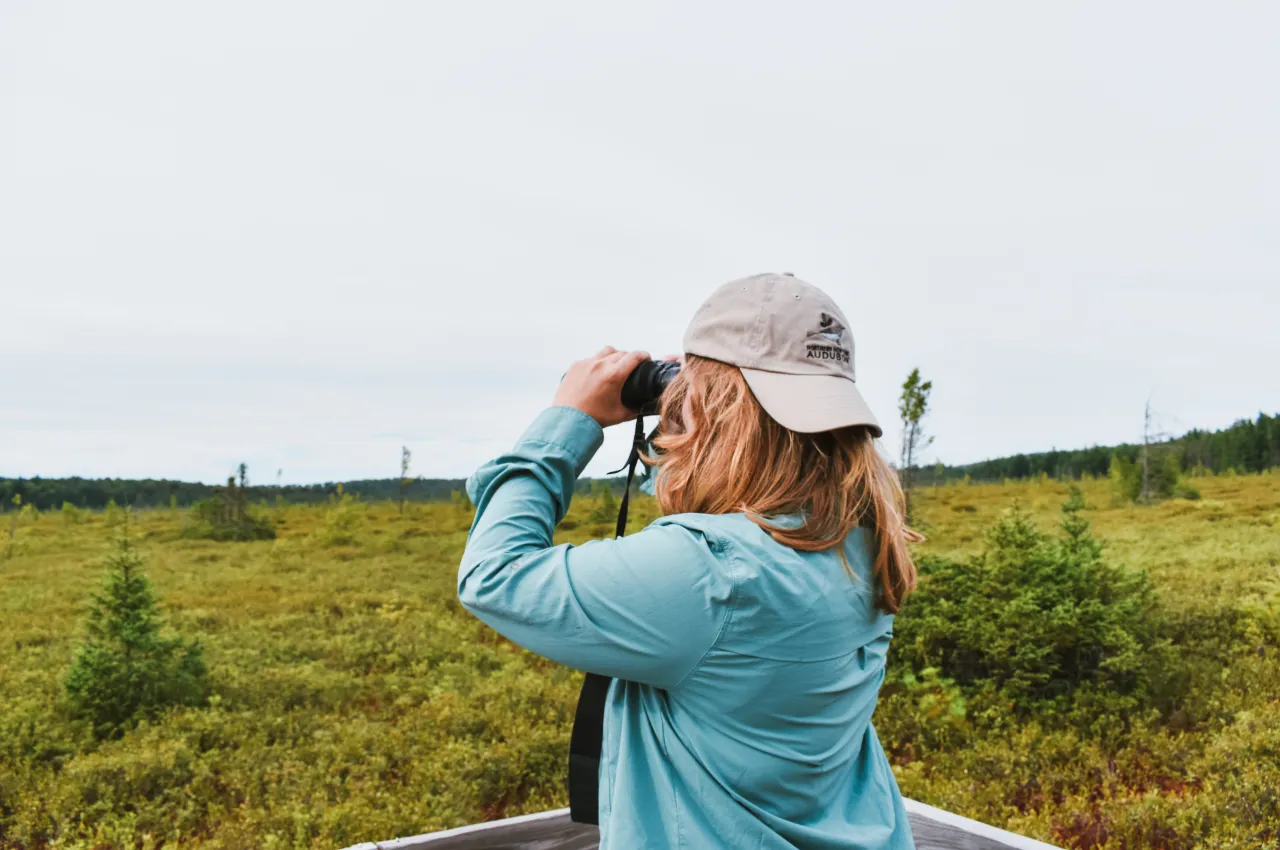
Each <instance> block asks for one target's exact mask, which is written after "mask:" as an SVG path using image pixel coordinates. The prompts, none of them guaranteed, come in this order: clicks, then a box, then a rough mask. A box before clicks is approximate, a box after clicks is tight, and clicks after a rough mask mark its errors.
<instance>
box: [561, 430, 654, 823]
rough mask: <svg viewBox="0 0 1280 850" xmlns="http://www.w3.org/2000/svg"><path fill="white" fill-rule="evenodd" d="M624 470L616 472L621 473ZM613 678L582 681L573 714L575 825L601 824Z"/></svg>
mask: <svg viewBox="0 0 1280 850" xmlns="http://www.w3.org/2000/svg"><path fill="white" fill-rule="evenodd" d="M644 444H645V436H644V417H643V416H637V417H636V434H635V438H634V439H633V440H632V442H631V454H630V455H629V456H628V457H627V463H626V470H627V489H626V490H624V491H623V492H622V504H621V506H620V507H619V508H618V526H617V529H616V536H618V537H621V536H622V535H623V534H625V533H626V531H627V504H628V502H629V501H630V498H631V483H632V482H633V481H634V480H635V477H636V464H637V463H639V462H640V453H641V452H642V451H644ZM621 471H622V470H621V469H617V470H614V472H621ZM612 683H613V679H611V678H609V677H608V676H601V675H599V674H598V673H588V674H587V676H586V678H585V679H583V680H582V691H581V693H579V694H578V707H577V708H576V709H575V710H574V712H573V733H572V735H570V737H569V819H570V820H572V821H573V822H574V823H592V824H598V823H600V748H601V746H602V744H603V742H604V707H605V701H606V700H607V699H608V698H609V685H611V684H612Z"/></svg>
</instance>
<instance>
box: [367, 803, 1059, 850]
mask: <svg viewBox="0 0 1280 850" xmlns="http://www.w3.org/2000/svg"><path fill="white" fill-rule="evenodd" d="M906 804H907V814H908V816H909V817H910V818H911V832H912V834H914V835H915V839H916V850H1058V848H1055V847H1054V846H1053V845H1052V844H1045V843H1044V842H1043V841H1036V840H1035V839H1033V838H1027V837H1025V836H1022V835H1015V834H1014V833H1012V832H1006V831H1005V830H1003V829H996V828H995V827H994V826H987V825H986V824H985V823H979V822H978V821H976V820H969V818H962V817H960V816H959V815H953V814H951V813H950V812H944V811H943V810H942V809H935V808H934V807H933V806H926V805H925V804H924V803H917V802H916V801H915V800H907V801H906ZM597 844H598V833H597V831H596V828H595V827H594V826H583V825H581V824H576V823H572V822H571V821H570V820H569V810H568V809H556V810H555V811H554V812H542V813H540V814H536V815H524V816H523V817H518V818H507V819H506V820H496V821H490V822H488V823H478V824H475V825H473V826H463V827H459V828H457V829H448V830H445V831H444V832H430V833H427V834H426V835H414V836H412V837H410V838H396V839H394V840H391V841H369V842H366V843H364V844H356V845H354V846H352V847H348V848H347V850H419V848H423V850H595V848H596V846H597Z"/></svg>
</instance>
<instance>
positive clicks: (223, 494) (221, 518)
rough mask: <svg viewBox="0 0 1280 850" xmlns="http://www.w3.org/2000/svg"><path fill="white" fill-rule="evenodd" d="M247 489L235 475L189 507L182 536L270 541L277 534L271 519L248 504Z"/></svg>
mask: <svg viewBox="0 0 1280 850" xmlns="http://www.w3.org/2000/svg"><path fill="white" fill-rule="evenodd" d="M246 494H247V488H245V487H243V486H237V485H236V481H235V479H234V478H229V479H227V486H225V487H218V488H216V490H215V492H214V495H213V496H212V497H211V498H208V499H202V500H201V501H199V502H196V503H195V504H194V505H192V506H191V511H190V512H189V513H188V514H187V521H186V523H184V525H183V527H182V536H183V537H191V538H200V539H205V540H272V539H274V538H275V536H276V530H275V527H274V526H273V525H272V523H271V520H270V519H269V518H267V517H265V516H262V515H261V514H258V513H256V512H255V511H254V510H253V509H252V508H251V507H249V501H248V497H247V495H246Z"/></svg>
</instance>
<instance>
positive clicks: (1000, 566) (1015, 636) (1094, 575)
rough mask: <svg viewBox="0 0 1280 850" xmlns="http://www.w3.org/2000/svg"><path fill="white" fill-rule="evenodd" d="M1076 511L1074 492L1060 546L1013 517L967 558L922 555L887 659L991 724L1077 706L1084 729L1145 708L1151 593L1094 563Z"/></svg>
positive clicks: (1155, 619)
mask: <svg viewBox="0 0 1280 850" xmlns="http://www.w3.org/2000/svg"><path fill="white" fill-rule="evenodd" d="M1083 507H1084V501H1083V498H1082V497H1080V495H1079V493H1078V491H1077V492H1076V493H1074V494H1073V496H1072V498H1071V499H1070V500H1068V502H1067V503H1066V504H1065V505H1064V506H1063V512H1064V517H1063V520H1062V530H1063V534H1062V535H1061V536H1059V537H1051V536H1049V535H1046V534H1044V533H1042V532H1041V531H1039V530H1038V529H1037V528H1036V526H1035V524H1034V523H1033V522H1032V520H1031V518H1030V517H1029V516H1028V515H1027V514H1026V513H1024V512H1023V511H1022V510H1021V509H1019V508H1014V509H1012V510H1009V511H1007V512H1006V513H1005V514H1004V515H1003V516H1002V517H1001V518H1000V520H999V521H997V522H996V523H995V525H993V526H992V527H991V528H990V529H988V531H987V534H986V546H985V549H984V551H983V552H982V553H981V554H980V555H978V556H977V557H975V558H973V559H971V560H968V561H955V560H949V559H945V558H939V557H926V558H923V559H922V561H921V565H920V566H921V573H922V581H921V586H920V588H919V589H918V590H917V591H916V593H915V594H914V595H913V596H912V597H911V598H910V600H909V602H908V604H907V607H906V609H905V611H904V613H903V615H902V616H901V617H900V618H899V620H898V623H897V625H896V627H895V632H896V635H897V638H896V644H895V650H894V652H895V656H894V657H895V660H896V662H897V663H899V664H903V665H906V666H907V667H909V668H911V669H912V670H915V671H923V670H925V669H927V668H933V667H936V668H938V669H939V670H940V671H941V672H942V674H943V675H945V676H947V677H949V678H951V679H954V680H955V681H956V682H957V683H959V684H960V685H962V686H965V687H966V688H968V689H969V691H970V692H971V693H973V694H974V695H977V696H980V697H981V699H980V700H979V705H980V706H982V707H985V708H986V709H988V710H990V711H991V712H993V713H994V715H996V716H999V715H1005V714H1007V713H1008V710H1009V709H1010V708H1012V709H1013V710H1014V711H1015V712H1017V713H1022V714H1026V713H1028V712H1032V711H1038V710H1043V709H1046V708H1050V707H1052V708H1053V709H1054V710H1056V711H1059V712H1060V711H1062V710H1064V709H1068V708H1069V707H1071V706H1072V705H1075V706H1077V707H1079V708H1081V709H1082V710H1083V712H1084V716H1083V718H1078V719H1084V720H1086V721H1087V720H1088V719H1090V718H1095V717H1099V716H1102V715H1113V716H1114V715H1115V714H1116V712H1117V710H1125V711H1132V710H1133V709H1135V708H1137V707H1139V706H1140V705H1144V704H1145V700H1144V698H1146V697H1150V696H1152V695H1153V694H1154V693H1155V692H1156V691H1157V690H1158V687H1159V685H1160V684H1161V676H1162V670H1161V667H1160V662H1161V661H1162V660H1163V659H1166V658H1167V655H1168V650H1167V646H1166V644H1165V642H1164V641H1163V639H1162V637H1161V630H1160V624H1161V616H1160V611H1159V608H1158V602H1157V598H1156V594H1155V591H1154V590H1153V589H1152V586H1151V584H1150V582H1149V580H1148V578H1147V575H1146V573H1144V572H1134V571H1129V570H1125V569H1122V568H1120V567H1116V566H1113V565H1110V564H1108V563H1107V562H1106V561H1105V560H1104V559H1103V558H1102V545H1101V544H1100V543H1099V542H1098V540H1097V539H1096V538H1094V537H1093V535H1092V534H1091V533H1090V529H1089V522H1088V520H1086V519H1085V518H1084V517H1083V516H1081V513H1080V511H1081V510H1082V509H1083ZM1104 697H1105V698H1104ZM1116 697H1120V698H1127V699H1121V700H1120V701H1118V702H1117V700H1116V699H1115V698H1116ZM989 719H990V718H989Z"/></svg>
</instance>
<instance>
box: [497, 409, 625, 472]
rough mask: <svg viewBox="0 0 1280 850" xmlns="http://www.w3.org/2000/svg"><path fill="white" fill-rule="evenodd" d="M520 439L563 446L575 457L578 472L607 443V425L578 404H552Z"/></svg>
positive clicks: (539, 415)
mask: <svg viewBox="0 0 1280 850" xmlns="http://www.w3.org/2000/svg"><path fill="white" fill-rule="evenodd" d="M520 443H541V444H543V445H552V446H558V447H559V448H562V449H564V450H565V451H567V452H568V453H569V454H570V455H571V456H572V457H573V460H574V466H575V469H576V474H577V475H581V474H582V470H584V469H586V467H587V464H588V463H590V462H591V458H592V457H594V456H595V453H596V452H597V451H598V450H599V449H600V446H601V444H602V443H604V429H603V428H601V427H600V423H599V422H596V421H595V420H594V419H592V418H591V417H590V416H588V415H587V414H585V413H583V412H582V411H581V410H578V409H577V408H576V407H564V406H561V407H549V408H547V409H546V410H544V411H542V413H540V414H538V418H537V419H535V420H533V424H532V425H530V426H529V427H528V428H527V429H525V432H524V434H523V435H521V437H520ZM517 445H519V443H517Z"/></svg>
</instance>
